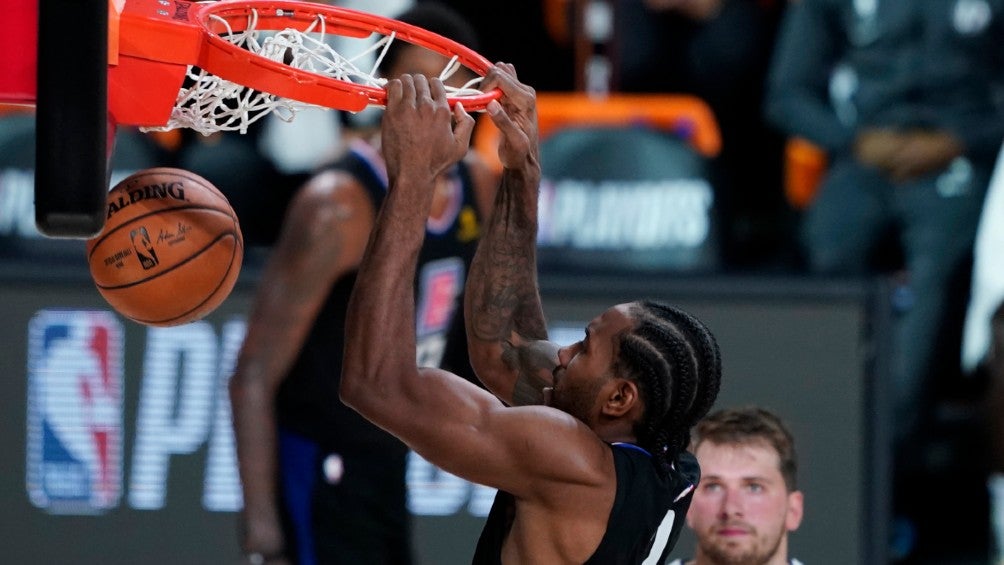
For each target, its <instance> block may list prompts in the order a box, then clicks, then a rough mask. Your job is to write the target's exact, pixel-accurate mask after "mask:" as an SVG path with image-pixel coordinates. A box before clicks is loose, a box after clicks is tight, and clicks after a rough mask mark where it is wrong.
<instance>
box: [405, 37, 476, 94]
mask: <svg viewBox="0 0 1004 565" xmlns="http://www.w3.org/2000/svg"><path fill="white" fill-rule="evenodd" d="M448 62H449V59H448V58H447V57H445V56H443V55H440V54H439V53H436V52H435V51H430V50H428V49H425V48H423V47H419V46H415V45H410V46H408V47H405V48H404V49H402V50H401V55H400V56H399V57H398V59H397V61H396V62H395V64H394V66H393V67H391V68H389V69H387V76H388V77H398V76H401V75H403V74H405V73H408V74H413V75H425V76H426V77H429V78H433V77H438V76H439V75H440V73H442V72H443V69H445V68H446V63H448ZM471 78H473V77H472V74H471V72H470V71H468V70H467V69H466V68H461V69H458V70H457V72H455V73H453V76H451V77H450V78H449V79H448V80H447V81H446V82H445V83H444V84H445V85H446V86H452V87H454V88H459V87H461V86H463V85H464V83H466V82H467V81H468V80H470V79H471Z"/></svg>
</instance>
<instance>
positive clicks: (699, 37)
mask: <svg viewBox="0 0 1004 565" xmlns="http://www.w3.org/2000/svg"><path fill="white" fill-rule="evenodd" d="M786 4H787V2H785V1H784V0H635V1H631V2H615V3H614V14H615V20H616V23H615V26H616V34H615V43H614V50H615V51H614V53H615V55H614V78H613V81H614V88H615V89H616V90H618V91H621V92H644V93H684V94H691V95H694V96H697V97H699V98H700V99H702V100H704V101H705V102H706V103H707V104H708V106H709V107H710V108H711V110H712V112H713V113H714V115H715V119H716V120H717V121H718V126H719V129H720V130H721V135H722V153H721V155H720V156H719V157H718V158H717V159H716V160H715V162H714V163H713V165H714V172H715V186H716V194H715V197H716V199H717V201H716V203H715V205H716V207H717V208H718V210H719V211H720V213H721V215H722V228H723V229H722V236H723V252H724V259H725V264H726V266H729V267H733V268H743V269H749V268H777V267H785V268H788V267H791V266H793V265H794V259H795V256H796V255H795V253H794V247H793V246H792V244H791V241H792V237H791V230H792V226H793V224H794V216H793V214H792V212H791V210H790V208H789V206H788V205H787V203H786V202H785V200H784V192H783V190H782V176H781V173H782V170H783V168H782V164H783V141H784V139H783V136H782V135H780V134H779V133H778V132H777V131H776V130H775V129H774V128H773V127H770V126H769V125H768V124H767V122H766V120H765V119H764V115H763V111H762V108H763V103H764V92H765V85H766V78H767V71H768V65H769V62H770V57H771V53H773V50H774V46H775V43H776V38H777V30H778V26H779V23H780V21H781V17H782V15H783V13H784V9H785V6H786Z"/></svg>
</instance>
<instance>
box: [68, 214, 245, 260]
mask: <svg viewBox="0 0 1004 565" xmlns="http://www.w3.org/2000/svg"><path fill="white" fill-rule="evenodd" d="M179 210H206V211H209V212H216V213H217V214H223V215H224V216H226V217H228V218H230V219H234V214H231V213H230V212H228V211H226V210H220V209H219V208H213V207H211V206H206V205H203V204H185V205H183V206H175V207H174V208H160V209H158V210H151V211H149V212H147V213H145V214H141V215H139V216H136V217H135V218H130V219H128V220H126V221H124V222H122V223H121V224H119V225H117V226H115V227H114V228H113V229H112V230H111V231H110V232H108V233H106V234H104V235H102V236H101V237H100V238H99V239H97V240H95V241H94V245H93V246H92V247H91V251H90V252H89V253H88V254H87V261H88V262H90V260H91V258H92V257H93V256H94V252H95V251H97V250H98V248H99V247H101V244H102V243H104V241H105V240H106V239H108V238H109V237H111V236H112V234H114V233H116V232H117V231H119V230H120V229H123V228H124V227H125V226H127V225H129V224H130V223H132V222H135V221H136V220H142V219H143V218H146V217H148V216H156V215H158V214H163V213H165V212H177V211H179ZM235 224H236V222H235ZM231 233H236V232H231Z"/></svg>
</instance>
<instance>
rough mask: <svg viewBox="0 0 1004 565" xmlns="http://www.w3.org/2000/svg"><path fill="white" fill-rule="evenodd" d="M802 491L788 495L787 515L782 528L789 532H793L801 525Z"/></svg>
mask: <svg viewBox="0 0 1004 565" xmlns="http://www.w3.org/2000/svg"><path fill="white" fill-rule="evenodd" d="M802 503H803V497H802V491H798V490H796V491H794V492H790V493H788V513H787V515H785V518H784V527H785V528H786V529H787V530H788V531H789V532H794V531H795V530H797V529H798V526H799V525H800V524H801V523H802V508H803V507H802Z"/></svg>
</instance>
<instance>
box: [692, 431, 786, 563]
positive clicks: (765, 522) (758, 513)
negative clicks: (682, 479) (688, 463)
mask: <svg viewBox="0 0 1004 565" xmlns="http://www.w3.org/2000/svg"><path fill="white" fill-rule="evenodd" d="M695 455H696V456H697V461H698V463H700V465H701V482H700V484H699V485H698V486H697V490H696V491H695V492H694V498H693V501H692V502H691V505H690V511H689V512H688V513H687V524H688V525H689V526H690V528H691V529H693V530H694V532H695V534H696V535H697V542H698V554H699V555H700V556H701V557H702V562H704V561H705V560H706V561H707V562H709V563H716V564H728V565H747V564H749V565H753V564H756V565H762V564H768V563H770V564H773V563H785V562H786V561H784V560H785V559H786V558H787V553H788V547H787V540H788V532H789V531H792V530H794V529H796V528H798V525H799V523H800V522H801V519H802V493H800V492H790V493H789V492H788V489H787V487H786V486H785V484H784V477H783V476H782V475H781V469H780V458H779V457H778V454H777V452H776V451H775V450H774V449H773V448H771V447H769V446H768V445H767V444H766V443H765V442H764V443H753V444H746V445H718V444H714V443H711V442H708V441H706V442H703V443H701V445H700V447H698V449H697V452H696V454H695Z"/></svg>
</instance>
